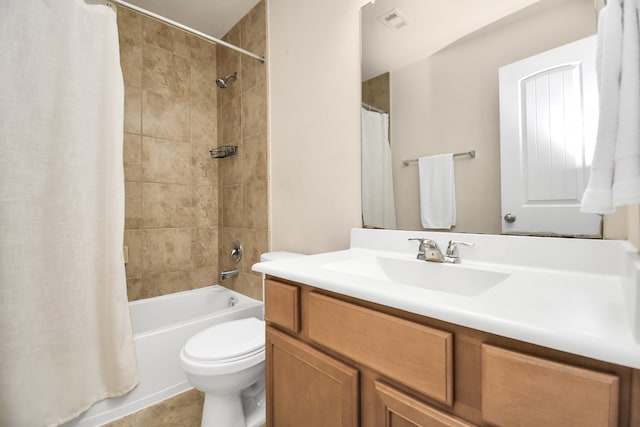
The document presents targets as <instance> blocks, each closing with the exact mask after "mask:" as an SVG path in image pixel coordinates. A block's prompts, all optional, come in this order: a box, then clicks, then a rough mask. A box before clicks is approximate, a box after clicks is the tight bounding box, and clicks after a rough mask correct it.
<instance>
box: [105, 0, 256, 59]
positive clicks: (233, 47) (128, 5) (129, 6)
mask: <svg viewBox="0 0 640 427" xmlns="http://www.w3.org/2000/svg"><path fill="white" fill-rule="evenodd" d="M112 3H114V4H117V5H119V6H122V7H126V8H127V9H131V10H133V11H135V12H138V13H141V14H143V15H145V16H148V17H149V18H152V19H155V20H156V21H160V22H163V23H165V24H168V25H171V26H172V27H176V28H179V29H181V30H183V31H186V32H188V33H190V34H193V35H194V36H196V37H200V38H201V39H205V40H208V41H210V42H213V43H215V44H219V45H221V46H224V47H228V48H229V49H231V50H235V51H236V52H240V53H241V54H243V55H247V56H250V57H252V58H254V59H257V60H258V61H260V62H262V63H264V62H265V61H266V59H265V57H264V56H260V55H256V54H255V53H253V52H249V51H248V50H245V49H242V48H241V47H238V46H236V45H233V44H231V43H228V42H226V41H224V40H220V39H217V38H215V37H212V36H210V35H208V34H205V33H203V32H200V31H198V30H194V29H193V28H190V27H187V26H186V25H182V24H181V23H179V22H176V21H172V20H171V19H169V18H165V17H164V16H160V15H158V14H156V13H153V12H151V11H149V10H146V9H143V8H141V7H138V6H135V5H133V4H131V3H127V2H125V1H122V0H109V1H107V5H111V4H112Z"/></svg>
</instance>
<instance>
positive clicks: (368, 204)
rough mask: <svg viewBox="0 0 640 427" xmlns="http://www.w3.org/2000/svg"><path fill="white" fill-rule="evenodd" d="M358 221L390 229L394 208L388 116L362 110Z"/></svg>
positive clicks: (392, 224)
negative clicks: (360, 188) (360, 215)
mask: <svg viewBox="0 0 640 427" xmlns="http://www.w3.org/2000/svg"><path fill="white" fill-rule="evenodd" d="M362 220H363V222H364V226H365V227H376V228H385V229H389V230H393V229H395V228H396V207H395V197H394V194H393V174H392V170H391V147H390V146H389V115H388V114H386V113H382V114H381V113H377V112H375V111H369V110H366V109H364V108H363V109H362Z"/></svg>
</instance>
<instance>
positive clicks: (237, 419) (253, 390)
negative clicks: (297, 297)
mask: <svg viewBox="0 0 640 427" xmlns="http://www.w3.org/2000/svg"><path fill="white" fill-rule="evenodd" d="M264 334H265V323H264V321H263V320H259V319H256V318H255V317H250V318H246V319H239V320H232V321H229V322H224V323H220V324H218V325H214V326H211V327H209V328H207V329H205V330H203V331H200V332H198V333H197V334H195V335H194V336H192V337H191V338H190V339H189V340H188V341H187V343H186V344H185V345H184V347H183V348H182V351H181V352H180V360H181V362H182V367H183V369H184V372H185V375H186V377H187V380H188V381H189V383H191V385H192V386H193V387H194V388H196V389H198V390H200V391H202V392H204V393H205V398H204V408H203V411H202V424H201V426H202V427H213V426H216V427H257V426H260V425H262V424H264V422H265V419H266V415H265V397H264V396H265V392H264V366H265V364H264V359H265V345H264Z"/></svg>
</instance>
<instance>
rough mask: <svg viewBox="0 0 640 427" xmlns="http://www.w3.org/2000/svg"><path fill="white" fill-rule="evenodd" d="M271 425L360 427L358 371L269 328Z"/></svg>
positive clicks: (268, 422) (287, 426)
mask: <svg viewBox="0 0 640 427" xmlns="http://www.w3.org/2000/svg"><path fill="white" fill-rule="evenodd" d="M266 345H267V425H268V426H269V427H300V426H305V427H356V426H358V414H359V412H358V403H359V399H358V371H357V370H356V369H354V368H352V367H350V366H347V365H345V364H344V363H342V362H339V361H337V360H335V359H333V358H331V357H329V356H327V355H326V354H324V353H321V352H319V351H317V350H315V349H313V348H312V347H310V346H308V345H306V344H304V343H302V342H300V341H298V340H296V339H294V338H292V337H290V336H288V335H286V334H283V333H281V332H278V331H276V330H275V329H273V328H271V327H267V337H266Z"/></svg>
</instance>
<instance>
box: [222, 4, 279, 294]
mask: <svg viewBox="0 0 640 427" xmlns="http://www.w3.org/2000/svg"><path fill="white" fill-rule="evenodd" d="M223 39H224V40H225V41H228V42H230V43H232V44H234V45H236V46H239V47H242V48H244V49H247V50H248V51H250V52H253V53H256V54H259V55H266V17H265V2H264V1H261V2H260V3H258V4H257V5H256V6H255V7H254V8H253V9H252V10H251V11H250V12H249V13H247V15H246V16H245V17H244V18H242V19H241V20H240V21H239V22H238V23H237V24H236V25H235V26H234V27H233V28H232V29H231V30H229V32H228V33H227V34H226V35H225V36H224V37H223ZM234 71H237V72H238V79H237V80H236V81H230V83H229V86H228V87H227V88H226V89H218V136H219V138H218V142H219V145H237V146H238V153H239V154H238V155H237V156H234V157H229V158H226V159H220V160H218V162H219V165H220V194H221V218H220V219H221V221H220V223H221V233H220V242H219V253H220V267H221V268H222V269H225V270H226V269H230V268H234V267H238V268H239V269H240V275H239V276H238V277H237V278H233V279H228V280H226V281H224V282H221V283H222V284H223V285H224V286H227V287H230V288H232V289H235V290H237V291H239V292H242V293H244V294H246V295H249V296H252V297H254V298H258V299H262V282H261V276H260V275H259V274H258V273H255V272H253V271H251V266H252V265H253V264H255V263H256V262H258V261H259V260H260V254H261V253H263V252H266V251H268V250H269V240H268V236H269V229H268V208H267V200H268V193H267V178H268V175H267V75H266V65H265V64H263V63H261V62H260V61H258V60H256V59H253V58H250V57H248V56H245V55H240V54H239V53H237V52H234V51H232V50H230V49H228V48H225V47H222V46H218V76H227V75H229V74H231V73H233V72H234ZM234 240H238V241H240V243H242V245H243V247H244V257H243V259H242V261H241V262H240V263H239V264H235V263H234V262H232V261H231V258H230V256H229V253H230V251H231V247H232V242H233V241H234Z"/></svg>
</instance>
